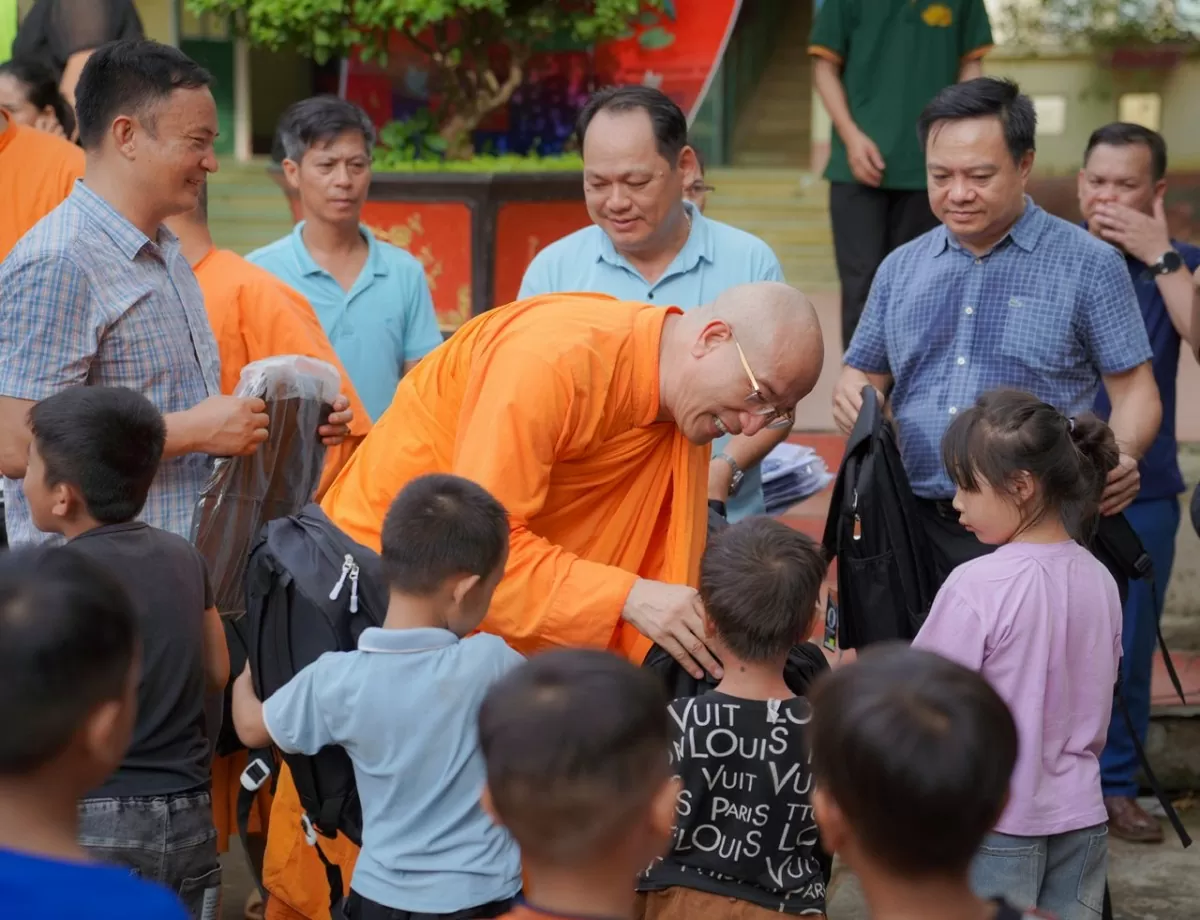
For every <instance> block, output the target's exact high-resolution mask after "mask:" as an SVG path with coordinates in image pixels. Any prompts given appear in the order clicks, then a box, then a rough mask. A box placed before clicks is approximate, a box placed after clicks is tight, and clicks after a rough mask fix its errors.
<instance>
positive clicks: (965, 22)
mask: <svg viewBox="0 0 1200 920" xmlns="http://www.w3.org/2000/svg"><path fill="white" fill-rule="evenodd" d="M958 36H959V55H960V56H961V57H962V59H963V60H964V61H976V60H979V59H980V58H982V57H983V56H984V55H985V54H987V53H988V52H989V51H991V50H992V24H991V22H990V21H989V20H988V12H987V7H986V6H985V5H984V0H966V4H965V5H964V9H963V16H962V20H961V21H960V23H959V33H958Z"/></svg>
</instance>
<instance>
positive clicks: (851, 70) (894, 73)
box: [808, 0, 992, 348]
mask: <svg viewBox="0 0 1200 920" xmlns="http://www.w3.org/2000/svg"><path fill="white" fill-rule="evenodd" d="M991 47H992V29H991V26H990V24H989V23H988V16H987V10H986V9H984V0H823V2H822V3H821V5H820V8H819V9H818V11H817V17H816V21H815V22H814V23H813V30H812V40H811V43H810V44H809V48H808V53H809V54H810V55H811V56H812V58H813V83H814V85H815V86H816V89H817V94H818V95H819V96H820V97H821V101H822V102H823V103H824V104H825V110H826V111H827V112H828V113H829V117H830V119H831V120H832V121H833V129H834V130H833V137H832V138H831V139H830V141H831V143H830V152H829V165H828V167H827V168H826V170H825V178H826V179H828V180H829V182H830V187H829V216H830V221H831V223H832V225H833V246H834V253H835V255H836V257H837V268H838V277H839V278H840V279H841V285H842V345H843V347H845V348H849V347H850V339H851V338H852V337H853V335H854V330H855V327H857V326H858V319H859V317H860V316H861V315H862V311H863V308H864V307H865V306H866V303H867V294H868V293H869V292H870V290H871V282H872V281H873V280H874V278H875V270H876V269H877V268H879V263H881V262H882V261H883V258H884V256H886V255H887V254H888V253H889V252H891V251H892V250H893V249H895V248H896V247H898V246H901V245H903V244H904V243H907V242H908V241H909V240H912V239H915V238H916V237H918V236H920V235H921V234H922V233H925V232H926V231H929V230H932V229H933V228H934V227H936V226H937V225H938V220H937V218H936V217H934V216H933V212H932V211H931V210H930V209H929V198H928V193H927V192H926V190H925V153H924V151H923V150H922V149H921V145H920V144H919V143H918V142H917V119H918V118H919V117H920V115H921V110H922V109H924V108H925V106H926V105H927V104H928V103H929V101H930V100H931V99H933V97H934V96H936V95H937V94H938V92H940V91H941V90H942V89H944V88H945V87H947V86H949V85H951V84H952V83H955V82H956V81H962V80H970V79H973V78H975V77H978V76H981V75H982V73H983V66H982V64H981V61H982V59H983V56H984V55H985V54H987V52H988V51H989V50H990V49H991Z"/></svg>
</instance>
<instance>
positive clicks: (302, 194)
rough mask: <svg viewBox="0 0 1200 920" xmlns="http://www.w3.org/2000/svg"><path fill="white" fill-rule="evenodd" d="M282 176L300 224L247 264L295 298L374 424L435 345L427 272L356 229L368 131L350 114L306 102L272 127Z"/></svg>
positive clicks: (330, 101)
mask: <svg viewBox="0 0 1200 920" xmlns="http://www.w3.org/2000/svg"><path fill="white" fill-rule="evenodd" d="M279 143H280V145H281V146H282V148H283V153H284V160H283V174H284V178H285V179H286V181H287V183H288V185H289V186H290V187H291V188H292V189H294V190H295V191H296V192H297V194H298V195H299V198H300V208H301V212H302V213H303V215H304V220H302V221H301V222H300V223H299V224H297V225H296V227H295V229H294V230H293V231H292V232H291V233H290V234H288V235H287V236H285V237H284V238H283V239H281V240H277V241H275V242H274V243H271V244H270V245H269V246H264V247H263V248H262V249H258V250H255V251H254V252H252V253H250V255H249V256H247V258H248V259H249V260H250V261H251V262H254V263H255V264H256V265H260V266H262V267H263V268H265V269H266V270H267V271H269V272H270V273H271V274H273V275H275V276H276V277H277V278H279V279H281V280H282V281H284V282H285V283H287V284H288V285H290V286H291V287H293V288H295V289H296V290H297V291H299V292H300V293H301V294H303V295H304V296H305V297H306V298H307V299H308V302H309V303H310V304H312V308H313V310H314V311H316V314H317V318H318V319H319V320H320V321H321V325H322V326H323V327H324V328H325V333H326V335H328V336H329V341H330V342H331V343H332V345H333V348H334V351H336V352H337V355H338V357H339V358H341V360H342V364H343V365H344V366H345V368H346V371H347V373H349V374H350V379H351V381H352V382H353V383H354V388H355V389H356V390H357V391H358V395H359V396H360V397H361V398H362V401H363V405H364V406H365V407H366V410H367V413H368V414H369V415H370V416H371V420H372V421H376V420H378V418H379V416H381V415H383V413H384V412H385V411H386V410H387V407H388V406H389V405H391V402H392V394H393V393H395V391H396V384H398V383H399V382H400V378H401V376H403V374H404V373H405V372H406V371H407V370H408V369H410V368H411V367H412V366H413V365H414V364H416V363H417V361H419V360H420V359H421V358H423V357H425V355H427V354H428V353H429V352H431V351H433V349H435V348H437V347H438V346H439V345H440V344H442V334H441V332H440V331H439V330H438V324H437V316H436V314H435V313H434V310H433V299H432V298H431V297H430V294H429V283H428V281H427V280H426V278H425V269H424V268H423V267H422V266H421V263H420V262H418V261H417V260H416V259H415V258H413V257H412V256H411V255H409V254H408V253H407V252H405V251H404V250H403V249H400V248H398V247H396V246H392V245H390V244H389V243H383V242H380V241H379V240H376V239H375V236H374V234H372V233H371V231H370V230H369V229H368V228H367V227H366V226H364V225H362V224H361V223H360V220H359V218H360V216H361V214H362V208H363V204H364V203H365V202H366V200H367V192H368V190H369V188H370V185H371V148H372V146H373V145H374V143H375V128H374V126H373V125H372V124H371V120H370V118H368V117H367V114H366V113H365V112H363V110H362V109H360V108H359V107H358V106H356V105H354V104H353V103H351V102H347V101H346V100H344V99H338V98H337V97H336V96H314V97H313V98H311V99H305V100H303V101H301V102H297V103H296V104H295V105H293V106H291V107H290V108H289V109H288V110H287V111H286V112H284V114H283V117H282V118H281V119H280V122H279Z"/></svg>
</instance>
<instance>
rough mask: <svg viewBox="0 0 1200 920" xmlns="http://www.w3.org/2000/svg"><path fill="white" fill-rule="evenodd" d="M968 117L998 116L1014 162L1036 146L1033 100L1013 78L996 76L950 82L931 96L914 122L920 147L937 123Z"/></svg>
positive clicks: (1035, 116)
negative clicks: (962, 81) (963, 81)
mask: <svg viewBox="0 0 1200 920" xmlns="http://www.w3.org/2000/svg"><path fill="white" fill-rule="evenodd" d="M968 118H998V119H999V120H1000V125H1001V127H1003V128H1004V143H1005V145H1006V146H1007V147H1008V152H1009V154H1011V155H1012V158H1013V162H1014V163H1019V162H1021V158H1022V157H1023V156H1025V154H1027V153H1029V152H1030V151H1031V150H1034V149H1036V146H1035V136H1036V134H1037V112H1036V111H1035V110H1034V108H1033V102H1032V101H1031V100H1030V98H1029V97H1028V96H1026V95H1025V94H1023V93H1022V92H1021V88H1020V87H1019V86H1017V84H1016V83H1014V82H1013V81H1012V80H1001V79H998V78H996V77H976V78H975V79H974V80H967V81H966V82H965V83H952V84H951V85H950V86H947V87H946V88H945V89H943V90H942V91H941V92H939V93H938V94H937V95H936V96H934V97H933V99H932V101H930V103H929V104H928V105H927V106H925V110H924V111H923V112H921V117H920V119H918V121H917V136H918V138H919V139H920V141H921V149H922V150H924V149H926V146H927V143H928V141H929V135H930V133H931V132H932V131H933V130H934V128H936V127H937V125H938V124H939V123H940V122H943V121H964V120H966V119H968Z"/></svg>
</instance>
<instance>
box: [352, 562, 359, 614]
mask: <svg viewBox="0 0 1200 920" xmlns="http://www.w3.org/2000/svg"><path fill="white" fill-rule="evenodd" d="M350 612H351V613H358V563H352V564H351V566H350Z"/></svg>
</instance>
